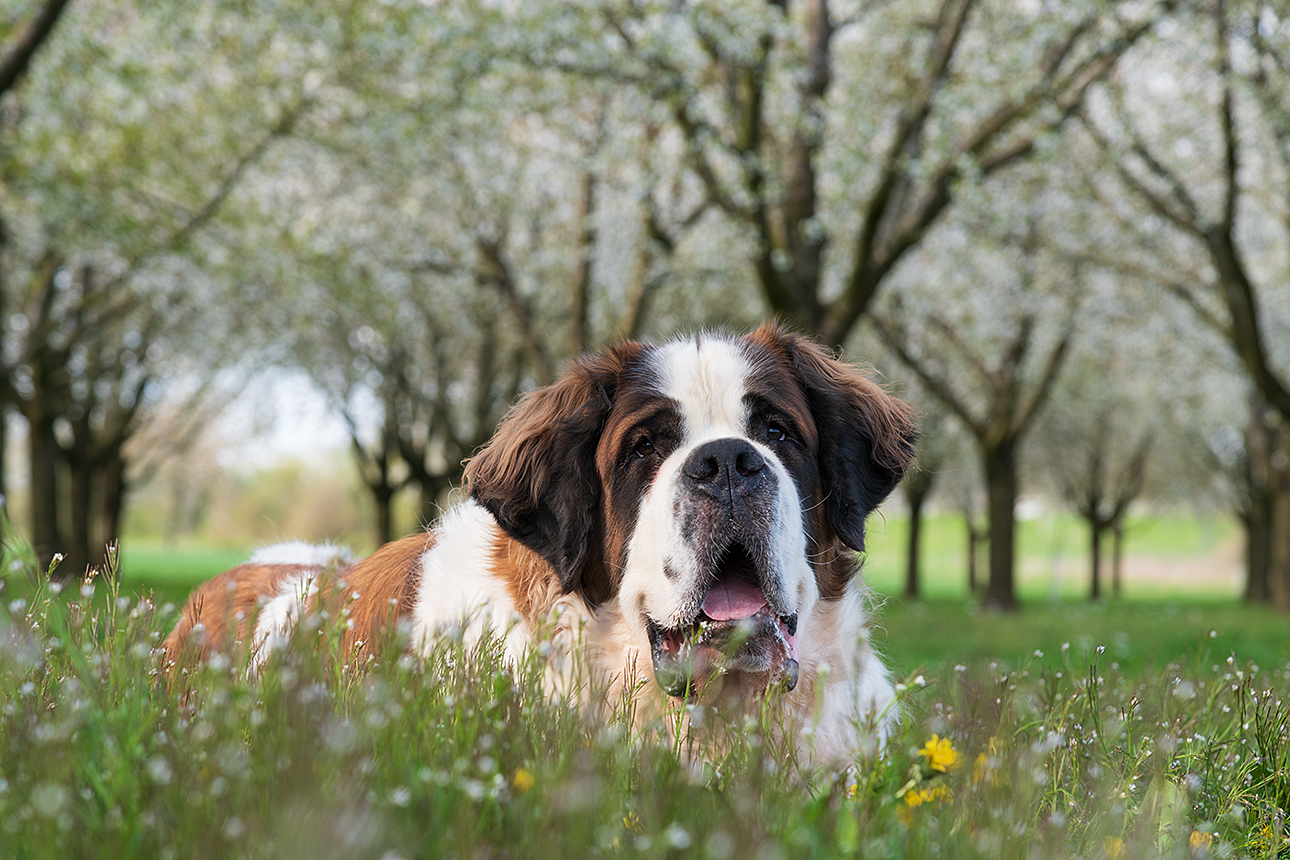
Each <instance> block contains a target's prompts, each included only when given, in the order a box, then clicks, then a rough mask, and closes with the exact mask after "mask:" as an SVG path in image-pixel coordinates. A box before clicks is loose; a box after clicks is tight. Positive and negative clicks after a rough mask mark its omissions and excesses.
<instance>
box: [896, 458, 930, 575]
mask: <svg viewBox="0 0 1290 860" xmlns="http://www.w3.org/2000/svg"><path fill="white" fill-rule="evenodd" d="M935 475H936V473H935V472H933V471H932V470H931V469H915V470H913V471H912V472H911V473H910V474H909V475H906V476H905V484H904V487H905V501H906V502H908V503H909V552H908V553H907V555H906V561H907V564H908V566H907V567H906V569H905V596H906V597H908V598H909V599H910V600H917V599H918V592H919V573H918V571H919V551H918V550H919V544H920V536H921V534H922V530H923V508H924V506H925V505H926V503H927V497H928V496H930V495H931V493H932V483H933V482H934V481H935Z"/></svg>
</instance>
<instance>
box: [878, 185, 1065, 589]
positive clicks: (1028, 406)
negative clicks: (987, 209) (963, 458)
mask: <svg viewBox="0 0 1290 860" xmlns="http://www.w3.org/2000/svg"><path fill="white" fill-rule="evenodd" d="M1036 205H1038V204H1036ZM1039 229H1040V225H1039V220H1038V214H1037V210H1036V211H1032V213H1031V214H1029V215H1028V216H1026V223H1025V225H1024V226H1023V227H1022V228H1021V230H1020V232H1016V233H1014V234H1012V235H1011V236H1008V237H1006V238H1005V243H1004V245H1003V246H1002V249H1001V251H1002V253H1001V254H1000V255H999V257H1001V258H1002V259H999V258H998V257H996V258H995V259H993V260H989V259H987V260H984V261H982V260H981V259H980V258H977V259H976V260H973V259H972V255H969V254H966V253H965V254H963V255H962V256H963V257H966V258H967V259H964V260H962V265H963V266H972V267H973V268H975V269H976V271H972V270H971V269H967V270H966V271H967V272H971V274H970V275H968V276H967V277H966V278H965V277H964V276H965V269H964V268H959V269H958V271H957V272H956V273H955V274H954V275H945V276H944V277H946V278H955V277H957V278H958V279H960V280H967V281H968V282H969V283H971V284H973V285H975V284H978V283H981V282H994V283H995V284H996V286H995V288H994V290H993V293H994V296H993V297H992V298H991V299H990V300H989V304H988V305H987V306H986V308H984V309H983V308H978V307H976V305H977V303H979V302H982V301H983V299H982V297H981V295H980V294H979V293H978V292H976V291H975V290H970V289H969V290H964V289H963V286H962V285H961V284H960V285H958V286H959V289H960V290H961V291H963V292H967V293H968V296H967V303H966V304H961V305H957V306H955V305H952V304H951V303H950V302H948V301H947V300H946V299H947V295H946V293H947V292H948V291H947V290H946V289H945V284H944V283H942V288H941V290H940V291H939V292H938V295H937V296H936V297H935V299H934V300H930V299H928V298H922V300H921V301H919V302H918V303H917V304H915V300H914V297H913V296H912V295H911V293H912V290H909V289H906V290H904V291H902V292H901V293H900V294H897V295H895V296H894V297H893V298H892V299H891V300H890V301H889V302H888V306H887V308H884V309H883V310H882V311H881V312H876V313H875V314H874V315H873V322H874V326H875V328H876V329H877V330H878V332H879V334H880V335H881V337H882V339H883V342H884V343H885V344H886V345H887V347H888V348H889V349H890V350H892V352H894V353H895V354H896V355H897V357H899V359H900V360H901V362H903V363H904V364H905V366H907V367H908V368H909V369H910V370H911V371H912V372H913V373H914V375H915V376H917V377H918V379H919V382H920V384H921V385H922V386H923V387H924V388H925V389H926V390H927V391H928V392H929V393H930V394H931V395H933V396H934V397H936V398H937V399H938V400H940V402H941V403H942V404H944V406H945V408H946V409H947V410H949V411H950V412H952V413H953V414H954V415H955V417H956V418H957V419H958V420H959V421H960V422H961V423H962V425H963V426H964V428H965V429H966V430H967V432H968V433H970V434H971V436H972V437H973V439H974V440H975V441H976V446H977V452H978V456H979V461H980V464H981V470H982V474H983V475H984V477H985V485H986V496H987V513H988V518H989V540H990V576H989V584H988V587H987V590H986V597H985V600H986V605H987V606H990V607H992V608H997V609H1015V608H1016V607H1017V598H1016V591H1015V585H1014V567H1015V518H1014V508H1015V507H1016V504H1017V498H1018V494H1019V491H1020V483H1019V475H1018V466H1019V462H1020V454H1021V445H1022V442H1023V440H1024V438H1025V435H1026V433H1027V432H1028V431H1029V430H1030V429H1031V427H1032V426H1033V424H1034V420H1035V417H1036V416H1037V414H1038V413H1039V410H1040V408H1041V407H1042V406H1043V404H1044V402H1045V400H1046V399H1047V398H1048V396H1049V394H1050V393H1051V392H1052V390H1053V386H1054V384H1055V382H1056V381H1057V378H1058V374H1059V373H1060V372H1061V370H1062V366H1063V364H1064V362H1065V360H1066V357H1067V355H1068V353H1069V350H1070V346H1071V343H1072V340H1073V339H1074V336H1075V333H1076V320H1077V312H1078V310H1079V306H1080V298H1081V295H1082V289H1081V283H1080V273H1079V272H1078V271H1071V270H1070V268H1069V267H1067V266H1066V265H1064V264H1063V263H1062V262H1061V261H1055V260H1053V259H1052V255H1051V254H1046V253H1045V251H1044V249H1043V245H1042V242H1041V235H1040V232H1039ZM972 232H973V234H977V232H978V231H972ZM981 235H984V232H983V231H981ZM960 247H961V246H960ZM1009 270H1010V271H1009ZM1001 281H1002V282H1001ZM960 295H962V292H961V293H960ZM920 298H921V297H920ZM954 310H958V311H959V312H960V314H961V316H951V315H950V314H951V313H952V311H954ZM983 310H984V313H983V312H982V311H983ZM974 329H975V330H974Z"/></svg>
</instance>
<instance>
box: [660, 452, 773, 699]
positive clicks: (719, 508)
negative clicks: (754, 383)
mask: <svg viewBox="0 0 1290 860" xmlns="http://www.w3.org/2000/svg"><path fill="white" fill-rule="evenodd" d="M680 490H681V493H682V496H681V500H682V505H683V507H684V509H685V511H686V516H685V517H684V518H683V528H684V529H685V531H686V534H687V539H688V540H690V542H691V544H692V545H693V546H695V548H696V554H697V555H698V557H699V559H700V561H699V563H700V567H701V569H700V570H699V571H698V588H697V590H696V594H695V598H696V599H695V601H694V603H695V604H696V611H695V612H694V614H693V616H692V617H691V618H690V620H689V621H686V622H684V623H682V624H679V625H676V626H672V627H664V626H663V625H661V624H659V623H658V622H656V621H654V620H653V619H651V618H649V617H648V616H646V618H645V622H646V628H647V631H648V633H649V639H650V651H651V656H652V657H653V662H654V677H655V679H656V680H657V681H658V683H659V685H660V686H661V687H662V688H663V689H664V690H666V691H667V693H668V694H669V695H672V696H678V697H683V698H692V697H696V696H700V695H702V694H703V692H704V691H705V689H706V688H707V687H708V686H709V684H710V683H712V682H713V681H714V680H716V679H718V678H720V677H721V676H726V675H732V674H736V673H737V674H740V675H743V676H746V678H747V679H749V680H751V681H752V686H753V687H755V688H760V689H763V690H764V689H769V688H771V687H772V686H776V685H778V686H782V687H784V688H786V689H789V690H791V689H793V687H795V686H796V685H797V677H798V653H797V621H798V618H797V614H796V612H790V611H786V608H785V607H784V604H785V602H786V601H785V597H784V595H783V594H782V590H781V587H780V579H779V576H778V575H777V574H776V573H775V572H774V569H773V563H772V558H773V557H774V553H773V552H772V547H771V546H770V534H771V526H772V524H773V522H774V504H775V496H776V493H777V492H778V484H777V480H776V477H775V474H774V472H773V471H772V470H771V469H769V468H768V464H767V462H766V459H765V457H764V456H763V455H762V454H761V453H760V452H758V451H757V449H756V448H754V447H753V446H752V445H751V444H750V443H749V442H748V441H747V440H744V439H738V438H728V439H717V440H714V441H711V442H707V443H705V444H703V445H700V446H699V447H698V448H696V449H695V450H694V451H693V452H692V453H691V454H690V455H689V457H687V458H686V461H685V464H684V465H683V466H682V467H681V478H680Z"/></svg>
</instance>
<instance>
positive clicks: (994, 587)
mask: <svg viewBox="0 0 1290 860" xmlns="http://www.w3.org/2000/svg"><path fill="white" fill-rule="evenodd" d="M984 459H985V481H986V493H987V496H988V502H987V507H988V510H989V515H990V582H989V584H988V585H987V587H986V594H985V605H986V607H987V608H988V609H996V610H1004V611H1011V610H1015V609H1017V594H1016V586H1015V562H1016V520H1015V519H1014V513H1013V512H1014V510H1015V508H1016V506H1017V462H1016V456H1015V449H1014V447H1013V443H1012V441H1011V440H1009V441H1006V442H1002V443H999V444H997V445H995V446H993V447H992V448H988V449H986V450H985V451H984Z"/></svg>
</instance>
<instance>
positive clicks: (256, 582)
mask: <svg viewBox="0 0 1290 860" xmlns="http://www.w3.org/2000/svg"><path fill="white" fill-rule="evenodd" d="M316 571H317V568H314V567H309V566H307V565H299V564H241V565H238V566H237V567H235V568H233V569H232V570H227V571H225V572H224V573H221V574H220V575H219V576H216V577H215V578H214V579H210V580H207V581H206V582H204V583H202V584H201V585H200V586H199V587H198V588H197V590H196V591H194V592H193V593H192V594H191V595H189V597H188V600H187V601H186V602H185V603H184V611H183V615H182V616H181V617H180V619H179V623H178V624H176V625H175V629H174V630H172V631H170V635H169V636H167V637H166V641H165V649H166V663H167V665H172V664H173V665H180V666H187V665H192V664H194V663H196V662H200V661H203V660H206V659H207V658H208V657H210V655H211V653H212V652H218V653H221V654H231V653H232V651H233V650H234V649H235V648H237V647H239V645H240V646H244V647H249V645H250V641H251V633H252V632H253V631H254V629H255V619H256V617H257V616H259V614H260V610H261V609H262V608H263V607H264V604H265V603H266V602H268V601H269V600H270V599H272V598H273V597H276V596H277V594H278V591H279V589H280V588H281V585H282V583H283V582H284V581H286V580H288V579H290V578H292V577H297V576H302V575H303V576H307V575H309V574H310V573H311V572H316ZM198 625H200V629H196V630H195V629H194V628H197V627H198Z"/></svg>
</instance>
